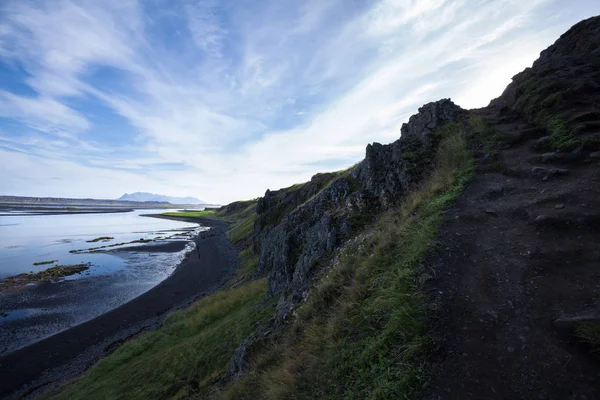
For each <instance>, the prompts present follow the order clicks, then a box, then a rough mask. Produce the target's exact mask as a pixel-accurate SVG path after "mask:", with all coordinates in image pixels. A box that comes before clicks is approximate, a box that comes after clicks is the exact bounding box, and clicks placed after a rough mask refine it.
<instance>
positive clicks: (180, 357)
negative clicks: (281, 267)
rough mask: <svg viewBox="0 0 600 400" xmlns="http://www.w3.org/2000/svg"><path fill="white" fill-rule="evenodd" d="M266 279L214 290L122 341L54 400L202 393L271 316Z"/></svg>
mask: <svg viewBox="0 0 600 400" xmlns="http://www.w3.org/2000/svg"><path fill="white" fill-rule="evenodd" d="M265 293H266V280H265V279H260V280H255V281H252V282H249V283H247V284H245V285H242V286H239V287H237V288H235V289H230V290H226V291H220V292H217V293H215V294H213V295H211V296H208V297H206V298H204V299H202V300H200V301H198V302H196V303H195V304H194V305H192V306H191V307H189V308H188V309H186V310H183V311H178V312H175V313H173V314H171V315H169V316H168V317H167V320H166V321H165V324H164V325H163V326H162V327H161V328H160V329H159V330H157V331H153V332H149V333H145V334H143V335H141V336H140V337H138V338H137V339H135V340H132V341H130V342H127V343H125V344H124V345H122V346H121V347H120V348H119V349H118V350H117V351H115V352H114V353H113V354H112V355H110V356H109V357H107V358H105V359H103V360H101V361H99V362H98V363H97V364H96V365H95V366H94V367H93V368H92V369H90V370H89V371H88V372H87V373H86V374H85V375H83V376H82V377H80V378H79V379H76V380H75V381H73V382H72V383H70V384H69V385H68V386H67V387H65V388H64V389H63V390H62V391H61V392H60V393H58V394H54V395H53V396H50V397H51V398H53V399H69V400H73V399H179V398H184V397H188V396H190V395H193V394H199V393H202V392H203V391H204V390H205V389H206V387H208V386H210V385H211V384H212V383H213V381H214V380H215V379H216V378H217V377H219V376H220V375H221V374H222V373H223V372H224V370H225V368H226V367H227V365H228V364H227V363H228V361H229V359H230V358H231V356H232V355H233V352H234V350H235V349H236V347H237V346H238V345H239V343H240V342H241V341H242V340H243V339H244V338H245V337H246V336H248V335H249V334H250V333H251V332H252V331H253V330H254V329H255V327H256V323H257V322H258V321H261V320H264V319H265V318H267V317H268V316H270V314H271V313H272V312H273V310H272V307H271V306H270V305H269V304H270V303H264V302H262V300H263V299H264V296H265Z"/></svg>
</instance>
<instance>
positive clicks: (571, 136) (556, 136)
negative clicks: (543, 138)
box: [544, 116, 581, 150]
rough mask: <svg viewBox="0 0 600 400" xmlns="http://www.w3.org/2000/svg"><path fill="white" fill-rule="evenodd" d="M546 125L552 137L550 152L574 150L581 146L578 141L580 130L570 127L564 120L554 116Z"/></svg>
mask: <svg viewBox="0 0 600 400" xmlns="http://www.w3.org/2000/svg"><path fill="white" fill-rule="evenodd" d="M544 123H545V126H546V130H547V131H548V134H549V136H550V143H549V150H573V149H574V148H576V147H578V146H580V145H581V141H580V140H579V139H577V134H578V131H579V129H578V128H577V127H572V126H569V125H568V124H567V123H566V122H565V121H564V120H563V119H562V118H560V117H558V116H554V117H551V118H548V119H547V120H546V121H545V122H544Z"/></svg>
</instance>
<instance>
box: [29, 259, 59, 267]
mask: <svg viewBox="0 0 600 400" xmlns="http://www.w3.org/2000/svg"><path fill="white" fill-rule="evenodd" d="M55 262H58V260H49V261H38V262H34V263H33V265H36V266H37V265H47V264H54V263H55Z"/></svg>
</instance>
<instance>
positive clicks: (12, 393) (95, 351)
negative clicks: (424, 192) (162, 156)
mask: <svg viewBox="0 0 600 400" xmlns="http://www.w3.org/2000/svg"><path fill="white" fill-rule="evenodd" d="M179 220H184V221H187V222H199V223H201V224H202V225H204V226H210V227H212V228H213V229H210V230H209V231H206V232H202V233H201V234H200V235H199V236H198V237H197V238H196V239H195V243H196V249H195V250H193V251H192V252H191V253H190V254H189V256H188V257H187V258H186V259H185V260H183V261H182V263H181V265H179V267H178V268H177V269H176V270H175V272H174V273H173V274H172V275H171V276H170V277H169V278H167V279H165V280H164V281H163V282H161V283H160V284H159V285H157V286H155V287H154V288H152V289H151V290H149V291H148V292H146V293H144V294H142V295H141V296H139V297H137V298H135V299H133V300H131V301H130V302H128V303H126V304H123V305H122V306H120V307H118V308H116V309H114V310H112V311H110V312H108V313H106V314H103V315H101V316H99V317H97V318H94V319H92V320H90V321H88V322H85V323H83V324H81V325H78V326H75V327H73V328H70V329H68V330H66V331H63V332H60V333H58V334H56V335H54V336H51V337H49V338H47V339H44V340H42V341H39V342H37V343H34V344H32V345H31V346H28V347H25V348H23V349H20V350H17V351H14V352H12V353H9V354H7V355H4V356H2V357H0V398H8V399H11V398H20V397H22V396H23V395H26V394H28V393H32V392H33V391H35V390H37V389H40V388H45V387H47V386H48V385H51V384H55V383H59V382H61V381H64V380H65V379H68V378H71V377H74V376H76V375H78V374H80V373H82V372H83V371H84V370H85V369H86V368H88V367H89V366H90V365H91V364H92V363H94V362H95V361H96V360H97V359H99V358H101V357H103V356H106V355H107V354H109V353H110V352H112V351H113V350H115V349H116V348H117V347H118V345H119V344H120V343H122V342H123V341H125V340H127V339H128V338H131V337H133V336H135V335H137V334H138V333H140V332H142V331H145V330H148V329H153V328H155V327H157V326H158V325H159V324H160V322H161V321H162V319H163V318H164V317H165V316H166V314H167V313H168V312H170V311H173V310H175V309H178V308H182V307H184V306H187V305H189V304H190V303H191V302H192V301H194V300H196V299H199V298H201V297H203V296H205V295H206V294H207V293H210V292H211V291H213V290H215V289H216V288H217V287H218V286H219V285H220V284H221V283H222V282H223V281H225V280H226V279H228V278H230V277H231V276H232V274H233V272H234V271H235V269H237V267H238V255H237V250H236V249H235V248H234V247H233V245H232V244H231V243H230V242H229V240H228V239H227V234H226V228H227V224H226V223H224V222H220V221H214V220H206V219H199V218H185V219H182V218H180V219H179ZM225 268H227V269H228V271H227V272H224V269H225Z"/></svg>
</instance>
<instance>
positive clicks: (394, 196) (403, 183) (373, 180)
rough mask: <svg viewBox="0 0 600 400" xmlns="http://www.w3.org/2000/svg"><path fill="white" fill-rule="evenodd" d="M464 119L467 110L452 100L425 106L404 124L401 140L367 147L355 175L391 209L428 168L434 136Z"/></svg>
mask: <svg viewBox="0 0 600 400" xmlns="http://www.w3.org/2000/svg"><path fill="white" fill-rule="evenodd" d="M465 117H466V111H465V110H463V109H462V108H460V107H459V106H457V105H456V104H454V103H453V102H452V101H451V100H450V99H442V100H440V101H436V102H433V103H428V104H425V105H424V106H423V107H421V108H419V112H418V114H415V115H413V116H412V117H410V119H409V120H408V123H405V124H403V125H402V128H401V130H400V131H401V133H402V136H401V137H400V139H399V140H397V141H395V142H393V143H391V144H388V145H382V144H380V143H373V144H369V145H368V146H367V150H366V155H365V159H364V161H363V162H362V163H361V164H360V166H359V167H358V168H357V169H356V171H355V173H354V176H355V177H356V178H358V179H360V180H361V181H362V182H363V184H364V189H365V190H366V191H367V192H368V193H369V194H370V195H372V196H374V197H375V198H377V199H378V201H379V202H380V204H381V206H382V207H383V208H388V207H389V206H391V205H392V204H395V203H397V202H398V201H399V200H400V199H401V198H402V196H403V195H404V194H405V193H406V191H407V190H408V188H409V187H410V185H411V184H412V183H413V182H414V181H416V180H418V179H420V177H421V175H422V172H424V170H425V169H426V168H425V167H426V165H427V164H428V162H429V161H430V160H431V158H432V156H433V153H434V152H433V151H432V150H433V149H432V146H433V145H434V138H433V137H432V134H433V133H434V132H435V131H436V130H438V129H439V128H440V127H442V126H444V125H446V124H448V123H451V122H458V121H460V120H462V119H463V118H465Z"/></svg>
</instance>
